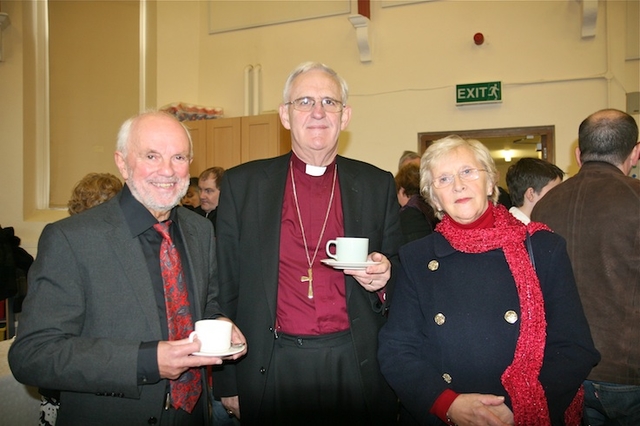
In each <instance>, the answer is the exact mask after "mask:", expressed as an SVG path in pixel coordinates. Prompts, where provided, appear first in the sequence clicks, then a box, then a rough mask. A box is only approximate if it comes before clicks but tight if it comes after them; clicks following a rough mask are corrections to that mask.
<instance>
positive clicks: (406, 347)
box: [378, 231, 599, 425]
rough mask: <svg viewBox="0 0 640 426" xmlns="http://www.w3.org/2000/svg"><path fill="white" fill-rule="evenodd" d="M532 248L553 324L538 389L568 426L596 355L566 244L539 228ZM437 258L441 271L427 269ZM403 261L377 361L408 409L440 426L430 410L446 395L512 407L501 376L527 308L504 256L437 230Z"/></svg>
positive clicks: (411, 247)
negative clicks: (463, 247)
mask: <svg viewBox="0 0 640 426" xmlns="http://www.w3.org/2000/svg"><path fill="white" fill-rule="evenodd" d="M531 241H532V245H533V252H534V257H535V264H536V268H537V273H538V277H539V279H540V283H541V287H542V292H543V297H544V299H545V312H546V320H547V341H546V348H545V356H544V361H543V366H542V370H541V372H540V382H541V383H542V385H543V387H544V389H545V392H546V395H547V400H548V404H549V409H550V414H551V416H552V419H554V424H563V422H562V418H563V413H564V411H565V410H566V408H567V407H568V406H569V404H570V403H571V401H572V399H573V397H574V395H575V393H576V391H577V390H578V388H579V386H580V384H581V383H582V381H583V380H584V379H585V378H586V377H587V375H588V373H589V371H591V368H592V367H593V366H594V365H595V364H596V363H597V362H598V360H599V353H598V352H597V350H596V349H595V347H594V345H593V341H592V339H591V333H590V331H589V326H588V324H587V321H586V319H585V316H584V313H583V310H582V305H581V303H580V299H579V296H578V293H577V290H576V286H575V281H574V277H573V272H572V269H571V263H570V262H569V258H568V255H567V251H566V244H565V241H564V239H563V238H562V237H560V236H558V235H556V234H553V233H551V232H547V231H539V232H537V233H535V234H534V235H533V236H532V237H531ZM433 260H436V261H437V267H434V264H433V263H432V267H431V268H429V267H428V264H429V262H431V261H433ZM400 261H401V264H402V268H401V270H400V271H399V274H398V276H397V281H396V289H395V294H394V301H393V305H392V306H391V309H390V312H389V320H388V322H387V324H386V325H385V326H384V327H383V328H382V330H381V332H380V337H379V352H378V358H379V362H380V366H381V369H382V372H383V374H384V376H385V378H386V379H387V381H388V382H389V384H391V386H392V388H393V389H394V390H395V391H396V393H397V394H398V396H399V398H400V401H401V402H402V404H403V406H404V407H405V408H406V409H407V410H408V411H409V412H410V413H411V415H412V416H413V417H414V419H415V420H417V421H418V422H419V423H420V424H423V425H438V424H443V423H442V422H441V421H440V420H439V419H438V418H437V417H435V416H433V415H430V414H429V409H430V408H431V406H432V405H433V403H434V402H435V401H436V399H437V398H438V396H439V395H440V394H441V393H442V392H443V391H444V390H445V389H447V388H448V389H451V390H453V391H455V392H457V393H488V394H495V395H504V396H505V397H506V403H507V405H509V406H511V405H510V404H511V401H510V399H509V396H508V394H507V392H506V390H505V389H504V387H503V386H502V383H501V381H500V377H501V375H502V373H503V372H504V370H505V369H506V368H507V366H509V365H510V364H511V362H512V360H513V355H514V352H515V345H516V341H517V339H518V334H519V325H520V303H519V300H518V294H517V291H516V286H515V281H514V279H513V277H512V275H511V272H510V271H509V267H508V266H507V263H506V259H505V256H504V253H503V251H502V250H492V251H489V252H487V253H481V254H467V253H462V252H459V251H456V250H455V249H454V248H453V247H451V245H450V244H449V243H448V242H447V240H446V239H445V238H444V237H443V236H442V235H441V234H440V233H437V232H436V233H433V234H431V235H428V236H427V237H425V238H422V239H420V240H416V241H414V242H412V243H409V244H407V245H405V246H404V247H402V248H401V250H400ZM432 269H433V270H432ZM507 311H514V312H515V313H516V314H517V321H516V322H515V323H510V322H508V321H507V320H506V319H505V318H506V317H508V315H505V314H506V313H507ZM511 317H512V318H513V315H512V316H511Z"/></svg>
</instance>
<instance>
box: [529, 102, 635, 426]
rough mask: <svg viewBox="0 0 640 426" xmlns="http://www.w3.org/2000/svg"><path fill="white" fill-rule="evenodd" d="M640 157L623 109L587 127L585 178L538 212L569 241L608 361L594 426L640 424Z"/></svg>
mask: <svg viewBox="0 0 640 426" xmlns="http://www.w3.org/2000/svg"><path fill="white" fill-rule="evenodd" d="M639 156H640V145H639V144H638V126H637V124H636V122H635V120H634V119H633V117H631V116H630V115H628V114H626V113H624V112H622V111H618V110H615V109H605V110H601V111H598V112H596V113H594V114H592V115H590V116H589V117H587V118H586V119H585V120H584V121H583V122H582V124H580V131H579V137H578V148H576V159H577V160H578V164H579V165H580V171H579V172H578V174H577V175H576V176H574V177H572V178H571V179H568V180H567V181H566V182H564V183H561V184H560V185H558V186H557V187H556V188H554V189H552V190H551V191H549V192H548V193H547V195H545V197H544V198H543V199H542V200H540V202H539V203H538V204H536V206H535V207H534V209H533V212H532V214H531V218H532V220H534V221H538V222H543V223H546V224H547V225H549V227H550V228H551V229H553V230H554V231H555V232H557V233H558V234H560V235H562V236H563V237H564V238H565V239H566V240H567V249H568V250H569V257H570V258H571V263H572V264H573V270H574V273H575V277H576V284H577V286H578V291H579V292H580V297H581V299H582V304H583V306H584V311H585V314H586V316H587V320H588V321H589V325H590V327H591V332H592V335H593V340H594V342H595V344H596V347H597V348H598V350H599V351H600V353H601V354H602V360H601V362H600V364H599V365H598V366H596V367H595V368H594V369H593V370H592V371H591V374H590V375H589V378H588V380H587V381H585V407H586V409H585V412H586V415H587V420H588V424H590V425H605V424H616V425H629V426H631V425H640V310H639V309H638V307H639V306H640V250H638V247H640V214H639V213H640V212H639V211H640V181H639V180H636V179H633V178H631V177H629V176H627V175H628V174H629V172H630V171H631V169H632V167H633V166H634V165H635V164H636V163H637V161H638V157H639Z"/></svg>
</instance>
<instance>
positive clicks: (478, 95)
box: [456, 81, 502, 105]
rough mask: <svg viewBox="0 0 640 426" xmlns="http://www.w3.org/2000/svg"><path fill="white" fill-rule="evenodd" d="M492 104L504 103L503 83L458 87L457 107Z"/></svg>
mask: <svg viewBox="0 0 640 426" xmlns="http://www.w3.org/2000/svg"><path fill="white" fill-rule="evenodd" d="M490 102H502V83H501V82H500V81H491V82H489V83H473V84H457V85H456V104H457V105H468V104H477V103H490Z"/></svg>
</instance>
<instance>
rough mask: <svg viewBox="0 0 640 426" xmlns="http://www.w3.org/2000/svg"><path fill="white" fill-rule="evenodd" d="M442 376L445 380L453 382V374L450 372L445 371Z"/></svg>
mask: <svg viewBox="0 0 640 426" xmlns="http://www.w3.org/2000/svg"><path fill="white" fill-rule="evenodd" d="M442 378H443V379H444V381H445V382H447V383H451V375H450V374H449V373H444V374H443V375H442Z"/></svg>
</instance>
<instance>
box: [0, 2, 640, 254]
mask: <svg viewBox="0 0 640 426" xmlns="http://www.w3.org/2000/svg"><path fill="white" fill-rule="evenodd" d="M27 3H29V2H28V1H27V0H24V1H7V0H3V1H2V11H3V12H7V13H9V14H10V16H11V20H12V25H11V27H9V28H8V29H6V30H5V31H4V32H3V36H4V43H3V44H4V54H5V61H4V62H0V158H1V159H2V160H1V161H2V167H0V179H2V181H3V182H4V189H3V191H0V224H2V225H3V226H14V227H15V228H16V233H17V234H18V235H19V236H21V237H22V239H23V242H24V245H25V246H26V247H27V249H28V250H30V251H31V252H32V253H33V252H35V245H36V242H37V238H38V236H39V233H40V231H41V229H42V227H43V226H44V224H45V223H47V222H48V221H51V220H54V219H55V215H53V216H52V215H50V214H42V215H33V214H31V213H29V214H25V209H24V207H23V206H24V205H25V198H24V197H25V196H26V197H33V194H31V193H28V194H26V195H25V194H23V193H24V191H23V187H24V185H23V180H24V175H25V170H26V169H27V167H26V166H25V162H24V161H31V160H30V159H31V158H33V154H32V153H31V152H27V155H26V156H25V155H24V152H23V148H24V146H25V145H24V137H25V129H23V127H22V126H23V125H22V123H23V122H24V121H25V112H23V105H24V101H25V100H24V95H23V94H24V92H25V91H28V90H29V89H30V88H29V87H27V86H25V84H24V83H23V81H24V77H23V76H24V75H25V72H27V73H28V72H32V71H31V70H25V69H24V68H23V65H22V64H23V59H24V57H23V56H24V54H23V49H24V48H25V43H26V41H28V39H29V37H30V34H28V33H27V32H26V31H24V27H25V25H24V23H23V18H24V14H23V5H24V4H27ZM246 3H247V5H248V7H250V4H249V2H248V1H247V2H246ZM25 7H26V6H25ZM581 7H582V2H580V1H575V0H554V1H522V0H520V1H497V0H492V1H480V0H466V1H455V0H441V1H432V2H424V3H417V4H410V5H404V6H397V7H392V8H382V7H381V3H380V2H379V1H372V3H371V9H372V10H371V15H372V16H371V24H370V29H369V30H370V32H371V37H372V42H371V47H372V51H373V61H372V62H371V63H365V64H363V63H361V62H360V60H359V53H358V48H357V44H356V36H355V30H354V28H353V26H352V25H351V23H350V22H349V21H348V19H347V17H346V16H336V17H329V18H321V19H315V20H307V21H300V22H294V23H288V24H282V25H275V26H267V27H261V28H254V29H248V30H243V31H233V32H228V33H221V34H216V35H209V34H208V31H207V18H208V3H207V2H206V1H197V2H196V1H159V2H157V19H158V21H157V37H158V43H159V44H158V49H157V76H156V77H157V93H156V98H157V104H158V106H161V105H165V104H167V103H170V102H175V101H184V102H191V103H197V104H203V105H212V106H221V107H223V108H224V110H225V113H226V115H227V116H239V115H242V114H243V111H244V105H243V98H244V94H243V70H244V68H245V67H246V66H247V65H248V64H260V65H261V68H262V93H261V95H262V110H263V111H267V110H274V109H276V108H277V106H278V104H279V103H280V101H281V96H282V95H281V91H282V86H283V85H284V81H285V79H286V77H287V75H288V73H289V72H290V71H291V69H292V68H293V67H295V66H296V65H297V64H298V63H300V62H303V61H306V60H316V61H321V62H325V63H327V64H328V65H330V66H332V67H333V68H335V69H336V70H337V71H338V72H339V73H340V74H342V75H343V76H344V77H345V79H346V80H347V82H348V83H349V85H350V89H351V96H350V100H349V103H350V104H351V105H352V106H353V111H354V113H353V119H352V122H351V125H350V126H349V129H348V131H347V132H346V133H345V134H343V136H342V137H341V154H344V155H347V156H350V157H355V158H359V159H363V160H365V161H369V162H371V163H373V164H376V165H378V166H379V167H381V168H384V169H387V170H391V171H394V172H395V169H396V167H397V159H398V157H399V156H400V154H401V152H402V151H403V150H405V149H413V150H415V149H416V148H417V133H418V132H425V131H445V130H465V129H482V128H500V127H516V126H539V125H555V126H556V163H557V164H558V166H560V167H561V168H562V169H564V170H569V171H570V172H572V173H575V171H576V170H577V168H576V166H575V162H574V161H573V158H572V147H573V145H574V144H575V141H576V137H577V127H578V124H579V123H580V121H581V120H582V119H584V118H585V117H586V116H587V115H588V114H590V113H592V112H594V111H596V110H598V109H601V108H607V107H612V108H618V109H625V93H627V92H634V91H638V90H639V85H640V82H639V80H640V78H639V77H640V76H639V71H638V69H639V68H638V60H631V61H625V58H624V52H625V35H626V15H625V13H626V3H625V2H623V1H600V2H599V6H598V16H597V25H596V36H595V37H593V38H586V39H583V38H582V37H581V25H582V23H581V19H582V12H581ZM354 11H355V6H354ZM476 32H482V33H484V35H485V37H486V42H485V44H484V45H482V46H476V45H475V44H473V41H472V37H473V34H474V33H476ZM494 80H500V81H502V83H503V103H502V104H494V105H484V106H466V107H456V106H455V94H454V91H455V85H456V84H460V83H473V82H482V81H494ZM27 113H30V112H29V111H28V112H27ZM29 130H30V129H26V131H27V132H28V131H29ZM114 131H115V129H114ZM30 149H31V148H30V147H29V148H28V149H27V150H28V151H29V150H30ZM27 164H28V163H27ZM27 204H28V203H27ZM31 204H33V203H31Z"/></svg>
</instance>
